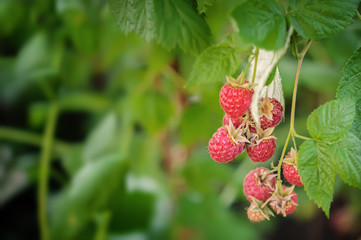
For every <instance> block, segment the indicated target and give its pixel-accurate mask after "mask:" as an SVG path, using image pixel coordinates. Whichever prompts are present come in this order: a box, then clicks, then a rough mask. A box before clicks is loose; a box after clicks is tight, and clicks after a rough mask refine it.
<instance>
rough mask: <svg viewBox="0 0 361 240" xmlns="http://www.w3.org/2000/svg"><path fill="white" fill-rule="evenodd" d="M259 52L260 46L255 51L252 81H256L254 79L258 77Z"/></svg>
mask: <svg viewBox="0 0 361 240" xmlns="http://www.w3.org/2000/svg"><path fill="white" fill-rule="evenodd" d="M258 53H259V48H256V52H255V56H254V57H255V59H254V68H253V76H252V83H254V80H255V79H256V71H257V63H258Z"/></svg>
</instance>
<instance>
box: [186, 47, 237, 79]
mask: <svg viewBox="0 0 361 240" xmlns="http://www.w3.org/2000/svg"><path fill="white" fill-rule="evenodd" d="M240 64H241V59H240V56H239V55H237V52H236V50H235V49H234V48H233V47H231V46H230V45H228V44H221V45H217V46H212V47H209V48H207V49H206V50H205V51H204V52H202V54H201V55H200V56H199V57H198V58H197V61H196V62H195V64H194V65H193V69H192V72H191V75H190V78H189V81H188V83H187V85H188V86H189V85H193V84H196V83H209V82H216V81H220V80H222V79H223V78H224V77H225V76H226V75H232V74H233V73H234V72H235V71H236V70H237V68H238V67H239V65H240Z"/></svg>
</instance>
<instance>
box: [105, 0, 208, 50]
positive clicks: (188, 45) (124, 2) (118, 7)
mask: <svg viewBox="0 0 361 240" xmlns="http://www.w3.org/2000/svg"><path fill="white" fill-rule="evenodd" d="M109 5H110V8H111V11H112V12H113V14H114V15H115V17H116V19H117V21H118V24H119V25H120V27H121V29H122V30H123V31H124V32H125V33H126V34H128V33H130V32H135V33H136V34H138V35H140V36H141V37H142V38H144V39H145V40H147V41H149V40H151V39H156V40H157V41H159V42H160V43H162V44H163V45H164V46H166V47H168V48H174V47H176V46H179V47H180V48H181V49H183V50H184V51H190V52H191V53H195V54H198V53H200V52H201V51H202V50H203V49H204V48H206V47H208V46H209V44H210V42H211V33H210V30H209V27H208V25H207V23H206V21H205V19H204V18H202V17H201V16H199V15H198V14H197V12H196V9H195V8H194V6H193V1H191V0H135V1H134V0H109Z"/></svg>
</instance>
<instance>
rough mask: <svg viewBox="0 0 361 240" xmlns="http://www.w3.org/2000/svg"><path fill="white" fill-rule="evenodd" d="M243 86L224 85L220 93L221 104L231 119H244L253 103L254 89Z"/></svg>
mask: <svg viewBox="0 0 361 240" xmlns="http://www.w3.org/2000/svg"><path fill="white" fill-rule="evenodd" d="M247 85H248V84H247V83H246V84H243V85H239V86H236V85H231V84H230V83H228V82H227V83H226V84H224V85H223V87H222V89H221V92H220V93H219V102H220V104H221V107H222V108H223V110H224V111H225V112H226V114H227V115H228V116H229V117H231V118H238V117H242V116H243V114H244V113H245V112H246V111H247V109H248V108H249V106H251V103H252V96H253V92H254V91H253V89H251V88H249V87H248V86H247Z"/></svg>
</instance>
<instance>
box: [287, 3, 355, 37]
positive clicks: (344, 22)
mask: <svg viewBox="0 0 361 240" xmlns="http://www.w3.org/2000/svg"><path fill="white" fill-rule="evenodd" d="M359 2H360V0H347V1H340V0H328V1H324V0H306V1H299V0H290V1H289V8H290V9H289V11H288V14H289V19H290V22H291V24H292V25H293V27H294V28H295V30H296V31H297V33H298V34H300V35H301V36H302V37H304V38H309V39H312V40H320V39H323V38H328V37H331V36H333V35H336V34H337V33H339V32H341V31H342V30H344V29H345V28H346V27H347V26H348V25H350V24H351V23H352V22H353V20H352V18H353V16H355V13H356V10H357V7H358V5H359Z"/></svg>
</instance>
